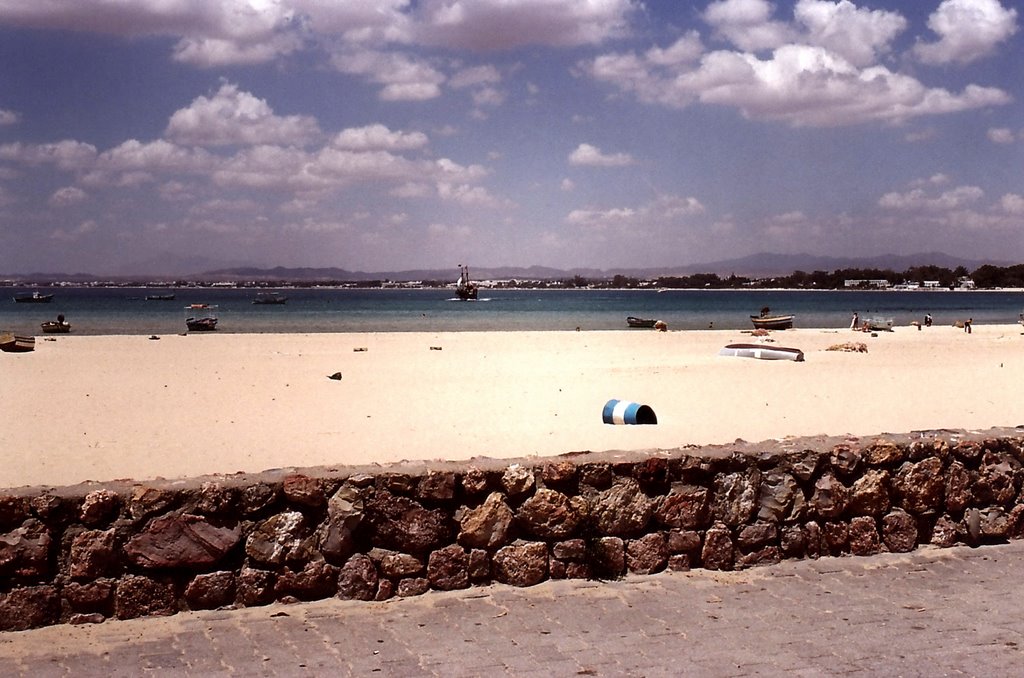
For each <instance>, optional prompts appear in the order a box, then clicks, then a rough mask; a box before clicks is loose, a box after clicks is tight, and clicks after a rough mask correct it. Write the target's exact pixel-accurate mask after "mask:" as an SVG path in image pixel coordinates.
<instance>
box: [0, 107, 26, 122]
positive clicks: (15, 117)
mask: <svg viewBox="0 0 1024 678" xmlns="http://www.w3.org/2000/svg"><path fill="white" fill-rule="evenodd" d="M19 122H21V116H20V115H19V114H18V113H16V112H14V111H8V110H6V109H3V108H0V127H4V126H5V125H17V124H18V123H19Z"/></svg>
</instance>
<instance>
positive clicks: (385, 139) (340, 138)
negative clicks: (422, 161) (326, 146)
mask: <svg viewBox="0 0 1024 678" xmlns="http://www.w3.org/2000/svg"><path fill="white" fill-rule="evenodd" d="M428 143H429V139H428V138H427V135H426V134H423V133H422V132H392V131H391V130H390V129H388V128H387V127H385V126H384V125H381V124H376V125H367V126H366V127H352V128H349V129H346V130H342V131H341V132H339V133H338V135H337V136H335V137H334V139H332V140H331V146H333V147H334V148H340V149H343V150H347V151H371V150H383V151H411V150H419V149H421V148H424V147H426V146H427V144H428Z"/></svg>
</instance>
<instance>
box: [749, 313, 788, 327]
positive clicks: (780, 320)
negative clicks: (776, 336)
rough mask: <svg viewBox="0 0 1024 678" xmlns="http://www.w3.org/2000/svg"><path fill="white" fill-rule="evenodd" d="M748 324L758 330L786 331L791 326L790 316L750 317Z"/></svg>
mask: <svg viewBox="0 0 1024 678" xmlns="http://www.w3.org/2000/svg"><path fill="white" fill-rule="evenodd" d="M750 322H752V323H754V327H755V328H757V329H759V330H788V329H789V328H791V327H792V326H793V316H791V315H769V316H764V315H752V316H750Z"/></svg>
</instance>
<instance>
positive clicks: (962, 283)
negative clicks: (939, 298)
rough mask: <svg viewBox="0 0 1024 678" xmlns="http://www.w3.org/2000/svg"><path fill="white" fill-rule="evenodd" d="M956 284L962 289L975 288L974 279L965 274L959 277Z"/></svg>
mask: <svg viewBox="0 0 1024 678" xmlns="http://www.w3.org/2000/svg"><path fill="white" fill-rule="evenodd" d="M956 286H957V287H959V288H960V289H962V290H973V289H974V281H973V280H971V279H970V278H968V277H967V276H964V277H962V278H957V280H956Z"/></svg>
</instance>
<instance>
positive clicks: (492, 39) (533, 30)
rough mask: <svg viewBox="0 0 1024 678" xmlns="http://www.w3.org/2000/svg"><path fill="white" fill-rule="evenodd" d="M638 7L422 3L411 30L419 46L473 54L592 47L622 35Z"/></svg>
mask: <svg viewBox="0 0 1024 678" xmlns="http://www.w3.org/2000/svg"><path fill="white" fill-rule="evenodd" d="M639 7H640V3H639V2H636V1H634V0H602V1H601V2H565V0H524V1H522V2H507V0H424V1H423V2H420V3H417V7H416V9H415V10H414V14H413V16H414V24H413V26H412V27H411V30H412V36H413V39H414V40H415V41H416V42H418V43H420V44H424V45H436V46H443V47H447V48H453V47H454V48H459V49H470V50H476V51H495V50H508V49H513V48H516V47H523V46H526V45H548V46H555V47H570V46H577V45H593V44H599V43H601V42H604V41H605V40H608V39H610V38H615V37H620V36H622V35H625V34H626V32H627V31H628V28H629V24H628V19H629V17H630V15H631V14H633V13H634V12H636V11H637V10H638V9H639Z"/></svg>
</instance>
